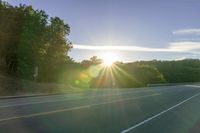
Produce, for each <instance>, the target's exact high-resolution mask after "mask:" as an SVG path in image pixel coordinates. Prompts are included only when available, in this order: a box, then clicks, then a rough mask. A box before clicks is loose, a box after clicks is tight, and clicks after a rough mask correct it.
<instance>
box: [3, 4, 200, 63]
mask: <svg viewBox="0 0 200 133" xmlns="http://www.w3.org/2000/svg"><path fill="white" fill-rule="evenodd" d="M6 1H8V2H9V3H10V4H11V5H19V3H22V4H27V5H32V6H33V8H34V9H42V10H44V11H45V12H46V13H47V14H48V15H49V16H51V17H54V16H58V17H60V18H61V19H63V20H64V21H65V23H67V24H69V26H70V28H71V33H70V36H69V40H70V41H71V42H72V43H73V46H74V48H73V49H72V50H71V52H70V53H69V55H70V56H71V57H72V58H73V59H74V60H76V61H81V60H83V59H89V58H90V57H91V56H94V55H96V56H98V57H101V56H102V55H104V54H105V53H109V52H112V53H115V54H116V55H117V57H118V60H120V61H123V62H126V61H136V60H153V59H157V60H179V59H185V58H200V17H199V13H200V0H6Z"/></svg>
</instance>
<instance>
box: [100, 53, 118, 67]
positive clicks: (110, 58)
mask: <svg viewBox="0 0 200 133" xmlns="http://www.w3.org/2000/svg"><path fill="white" fill-rule="evenodd" d="M101 58H102V59H103V65H104V66H106V67H111V66H112V65H113V63H114V62H115V61H117V56H116V54H114V53H112V52H109V53H104V54H103V55H102V57H101Z"/></svg>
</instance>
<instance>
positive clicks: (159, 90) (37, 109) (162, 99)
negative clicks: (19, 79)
mask: <svg viewBox="0 0 200 133" xmlns="http://www.w3.org/2000/svg"><path fill="white" fill-rule="evenodd" d="M187 99H188V100H187ZM180 103H181V104H180ZM172 107H174V108H172ZM170 108H172V109H170ZM163 111H164V113H161V112H163ZM159 113H161V114H160V115H159ZM149 118H153V119H149ZM138 124H139V126H137V127H136V128H133V129H130V128H131V127H134V126H135V125H138ZM127 129H130V130H127ZM122 131H127V132H128V133H129V132H130V133H132V132H133V133H193V132H194V133H199V132H200V87H198V86H197V85H193V86H184V85H179V86H162V87H149V88H138V89H94V90H91V91H85V92H83V93H76V94H75V93H74V94H63V95H53V96H39V97H29V98H28V97H27V98H16V99H2V100H0V132H1V133H4V132H5V133H17V132H18V133H23V132H31V133H36V132H39V133H40V132H41V133H48V132H51V133H55V132H56V133H66V132H67V133H120V132H122Z"/></svg>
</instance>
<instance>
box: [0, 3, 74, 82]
mask: <svg viewBox="0 0 200 133" xmlns="http://www.w3.org/2000/svg"><path fill="white" fill-rule="evenodd" d="M69 32H70V27H69V25H67V24H65V23H64V21H63V20H62V19H60V18H59V17H49V16H48V15H47V14H46V13H45V12H44V11H42V10H34V9H33V8H32V6H26V5H19V6H15V7H14V6H11V5H10V4H8V3H7V2H3V1H1V0H0V72H1V73H4V74H8V75H12V76H16V77H19V78H23V79H29V80H38V81H41V82H53V81H55V80H56V79H57V78H58V77H57V76H58V74H59V73H60V72H61V70H62V67H63V66H64V65H66V64H68V63H69V62H71V58H70V57H69V56H68V55H67V54H68V52H69V50H70V49H71V48H72V45H71V43H70V41H69V40H68V39H67V36H68V35H69ZM35 78H37V79H35Z"/></svg>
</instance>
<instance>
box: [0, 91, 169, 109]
mask: <svg viewBox="0 0 200 133" xmlns="http://www.w3.org/2000/svg"><path fill="white" fill-rule="evenodd" d="M167 89H171V88H165V89H164V88H158V89H151V90H134V91H133V90H131V91H128V92H120V93H118V94H103V95H97V96H95V95H94V96H88V97H80V98H76V99H59V100H47V101H40V102H29V103H19V104H10V105H0V108H8V107H17V106H26V105H34V104H44V103H54V102H63V101H71V100H81V99H84V98H97V97H107V96H118V95H123V94H132V93H142V92H151V91H159V90H167Z"/></svg>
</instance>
